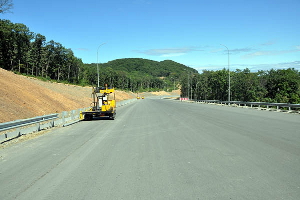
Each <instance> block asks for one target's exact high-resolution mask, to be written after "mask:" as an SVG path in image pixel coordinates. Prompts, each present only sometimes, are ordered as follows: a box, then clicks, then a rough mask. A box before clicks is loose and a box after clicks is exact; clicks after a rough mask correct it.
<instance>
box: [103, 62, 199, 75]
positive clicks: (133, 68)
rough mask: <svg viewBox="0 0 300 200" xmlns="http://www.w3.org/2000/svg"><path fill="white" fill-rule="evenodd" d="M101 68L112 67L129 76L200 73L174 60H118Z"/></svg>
mask: <svg viewBox="0 0 300 200" xmlns="http://www.w3.org/2000/svg"><path fill="white" fill-rule="evenodd" d="M101 67H104V68H107V67H110V68H111V69H113V70H116V71H124V72H128V73H129V74H131V73H139V74H145V75H150V76H153V77H169V76H171V75H175V76H177V77H179V76H180V74H182V73H183V72H193V73H198V72H197V70H195V69H193V68H191V67H188V66H185V65H183V64H180V63H177V62H174V61H172V60H164V61H161V62H157V61H153V60H148V59H143V58H123V59H116V60H113V61H109V62H107V63H104V64H101Z"/></svg>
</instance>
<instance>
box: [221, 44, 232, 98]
mask: <svg viewBox="0 0 300 200" xmlns="http://www.w3.org/2000/svg"><path fill="white" fill-rule="evenodd" d="M220 45H222V46H224V47H226V49H227V52H228V101H230V69H229V49H228V47H227V46H225V45H223V44H220Z"/></svg>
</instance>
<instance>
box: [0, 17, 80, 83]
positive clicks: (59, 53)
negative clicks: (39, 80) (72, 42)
mask: <svg viewBox="0 0 300 200" xmlns="http://www.w3.org/2000/svg"><path fill="white" fill-rule="evenodd" d="M0 27H1V29H0V66H1V67H2V68H4V69H6V70H11V71H16V72H19V73H22V74H26V75H34V76H40V77H44V78H47V79H53V80H58V81H60V80H67V81H69V82H74V83H76V82H79V80H80V70H81V68H82V66H83V63H82V60H81V59H79V58H76V57H75V56H74V53H73V51H72V50H71V49H67V48H65V47H64V46H63V45H62V44H60V43H58V42H55V41H53V40H50V41H48V42H47V41H46V37H45V36H43V35H41V34H39V33H33V32H31V31H30V30H29V28H28V27H27V26H26V25H24V24H21V23H12V22H10V21H9V20H3V19H1V20H0Z"/></svg>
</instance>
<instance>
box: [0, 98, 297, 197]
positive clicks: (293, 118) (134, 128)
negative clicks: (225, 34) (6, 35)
mask: <svg viewBox="0 0 300 200" xmlns="http://www.w3.org/2000/svg"><path fill="white" fill-rule="evenodd" d="M0 199H1V200H2V199H3V200H10V199H30V200H34V199H36V200H41V199H53V200H54V199H55V200H57V199H64V200H65V199H88V200H90V199H96V200H99V199H130V200H132V199H154V200H157V199H180V200H182V199H221V200H224V199H237V200H241V199H251V200H252V199H253V200H258V199H263V200H267V199H270V200H276V199H284V200H290V199H295V200H296V199H300V115H299V114H287V113H279V112H269V111H258V110H255V109H246V108H234V107H226V106H216V105H207V104H191V103H183V102H179V101H172V100H163V99H144V100H138V101H136V102H135V103H132V104H130V105H126V106H124V107H120V108H119V109H118V113H117V118H116V120H94V121H83V122H80V123H77V124H74V125H72V126H69V127H63V128H55V129H53V130H51V131H50V132H48V133H46V134H44V135H43V136H40V137H38V138H35V139H32V140H29V141H25V142H22V143H19V144H15V145H13V146H10V147H7V148H5V149H0Z"/></svg>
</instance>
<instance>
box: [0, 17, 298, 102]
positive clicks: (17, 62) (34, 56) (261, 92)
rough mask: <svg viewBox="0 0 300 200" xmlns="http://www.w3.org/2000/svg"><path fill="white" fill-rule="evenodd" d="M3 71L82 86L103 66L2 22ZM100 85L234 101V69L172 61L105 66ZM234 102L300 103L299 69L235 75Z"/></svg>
mask: <svg viewBox="0 0 300 200" xmlns="http://www.w3.org/2000/svg"><path fill="white" fill-rule="evenodd" d="M0 67H2V68H4V69H6V70H11V71H14V72H17V73H20V74H24V75H30V76H36V77H40V78H42V79H45V80H55V81H58V82H65V83H71V84H78V85H91V86H96V85H97V80H98V77H97V76H98V70H97V64H96V63H92V64H83V62H82V60H81V59H80V58H77V57H75V56H74V53H73V51H72V50H71V49H68V48H65V47H64V46H63V45H62V44H60V43H58V42H55V41H53V40H51V41H48V42H47V41H46V37H45V36H43V35H41V34H39V33H33V32H31V31H30V30H29V28H28V27H27V26H26V25H24V24H20V23H12V22H10V21H9V20H4V19H0ZM98 67H99V82H100V85H104V84H106V83H107V84H109V85H110V86H112V87H115V88H117V89H122V90H129V91H132V92H142V91H158V90H165V91H171V90H173V89H178V88H180V89H181V96H182V97H189V98H190V99H202V100H207V99H210V100H212V99H213V100H228V96H229V95H228V91H229V90H228V88H229V87H228V86H229V80H228V77H229V73H228V70H226V69H223V70H218V71H209V70H204V71H203V72H202V73H200V74H199V73H198V72H197V71H196V70H195V69H193V68H190V67H187V66H185V65H182V64H180V63H176V62H174V61H172V60H165V61H161V62H157V61H153V60H148V59H142V58H124V59H116V60H113V61H109V62H107V63H103V64H99V65H98ZM230 78H231V81H230V83H231V87H230V96H231V98H230V100H234V101H267V102H282V103H300V75H299V71H297V70H295V69H277V70H275V69H271V70H268V71H258V72H250V70H249V69H244V70H239V69H237V70H236V71H232V72H230Z"/></svg>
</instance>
